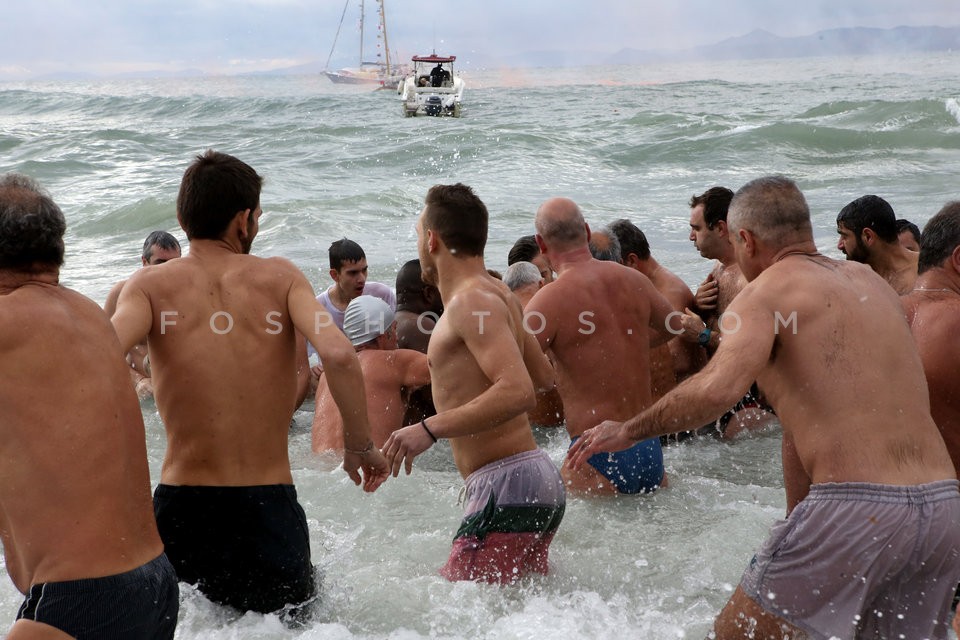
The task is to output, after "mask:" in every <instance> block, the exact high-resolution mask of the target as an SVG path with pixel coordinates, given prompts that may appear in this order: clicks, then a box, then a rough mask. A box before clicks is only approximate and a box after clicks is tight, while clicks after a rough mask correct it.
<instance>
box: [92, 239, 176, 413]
mask: <svg viewBox="0 0 960 640" xmlns="http://www.w3.org/2000/svg"><path fill="white" fill-rule="evenodd" d="M179 257H180V242H178V241H177V239H176V238H175V237H173V236H172V235H170V234H169V233H167V232H166V231H160V230H157V231H151V232H150V233H149V235H147V239H146V240H144V241H143V251H142V252H141V254H140V265H141V266H142V267H155V266H157V265H158V264H163V263H164V262H167V261H169V260H174V259H176V258H179ZM126 283H127V281H126V280H121V281H120V282H118V283H117V284H115V285H113V288H112V289H110V292H109V293H107V299H106V301H105V302H104V303H103V310H104V311H106V312H107V317H108V318H109V317H110V316H112V315H113V312H114V311H116V310H117V298H119V297H120V291H121V290H122V289H123V285H125V284H126ZM127 362H128V363H129V364H130V377H131V378H132V379H133V384H134V388H135V389H136V390H137V396H138V397H139V398H140V399H141V400H143V399H146V398H150V397H152V396H153V384H152V382H151V381H150V358H149V356H148V355H147V343H146V342H143V343H142V344H138V345H135V346H134V347H133V349H131V350H130V353H128V354H127Z"/></svg>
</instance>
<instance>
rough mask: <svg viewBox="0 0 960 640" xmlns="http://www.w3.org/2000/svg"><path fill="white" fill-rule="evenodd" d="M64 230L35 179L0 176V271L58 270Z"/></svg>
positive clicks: (58, 214) (64, 224) (59, 214)
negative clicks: (52, 268) (53, 268)
mask: <svg viewBox="0 0 960 640" xmlns="http://www.w3.org/2000/svg"><path fill="white" fill-rule="evenodd" d="M66 230H67V222H66V219H65V218H64V217H63V212H62V211H61V210H60V207H58V206H57V204H56V203H55V202H54V201H53V199H52V198H51V197H50V196H49V195H47V193H46V191H44V190H43V188H42V187H41V186H40V184H39V183H38V182H37V181H36V180H34V179H33V178H30V177H28V176H25V175H23V174H20V173H8V174H6V175H4V176H3V177H0V269H11V270H15V271H25V272H36V271H42V270H45V269H48V268H51V267H55V268H59V267H61V266H62V265H63V253H64V247H63V234H64V233H65V232H66Z"/></svg>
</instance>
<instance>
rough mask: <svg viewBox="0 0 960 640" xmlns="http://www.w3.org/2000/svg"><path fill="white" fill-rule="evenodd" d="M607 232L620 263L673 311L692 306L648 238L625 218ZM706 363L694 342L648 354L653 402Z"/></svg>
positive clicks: (683, 284) (687, 289) (672, 343)
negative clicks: (644, 278) (615, 245)
mask: <svg viewBox="0 0 960 640" xmlns="http://www.w3.org/2000/svg"><path fill="white" fill-rule="evenodd" d="M608 228H609V230H610V232H611V233H613V234H614V235H616V237H617V240H619V241H620V262H621V263H622V264H623V265H625V266H627V267H630V268H631V269H636V270H637V271H639V272H640V273H642V274H643V275H645V276H647V277H648V278H650V282H652V283H653V286H654V287H656V289H657V291H659V292H660V293H661V294H663V297H664V298H666V299H667V302H669V303H670V306H671V307H672V308H673V310H674V311H677V312H680V313H683V311H684V309H690V308H693V307H694V306H695V300H694V297H693V292H691V291H690V287H688V286H687V283H686V282H684V281H683V280H682V279H681V278H680V276H678V275H676V274H675V273H673V272H672V271H670V270H669V269H667V268H666V267H664V266H663V265H661V264H660V263H659V262H657V260H656V259H655V258H654V257H653V255H651V253H650V243H649V242H648V241H647V236H646V235H644V233H643V231H641V230H640V229H639V227H637V226H636V225H635V224H633V223H632V222H630V221H629V220H627V219H626V218H620V219H619V220H615V221H614V222H612V223H610V225H609V227H608ZM705 363H706V353H705V352H704V350H703V348H702V347H700V345H698V344H697V343H695V342H690V341H687V340H682V339H680V338H679V337H676V338H672V339H671V340H670V341H669V342H667V343H666V344H665V345H660V346H658V347H655V348H653V349H651V350H650V392H651V394H652V400H653V401H654V402H656V401H657V400H659V399H660V398H661V397H663V395H664V394H665V393H667V392H668V391H670V390H671V389H673V388H674V387H675V386H677V383H679V382H680V381H681V380H684V379H685V378H687V377H688V376H690V375H691V374H693V373H695V372H697V371H699V370H700V369H701V368H703V365H704V364H705Z"/></svg>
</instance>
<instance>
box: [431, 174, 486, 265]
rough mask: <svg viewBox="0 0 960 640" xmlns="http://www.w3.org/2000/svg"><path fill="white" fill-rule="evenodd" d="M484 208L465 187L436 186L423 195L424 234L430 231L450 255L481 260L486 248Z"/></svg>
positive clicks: (453, 185) (461, 185)
mask: <svg viewBox="0 0 960 640" xmlns="http://www.w3.org/2000/svg"><path fill="white" fill-rule="evenodd" d="M489 219H490V215H489V213H487V206H486V205H485V204H483V201H482V200H480V198H478V197H477V195H476V194H475V193H474V192H473V189H471V188H470V187H468V186H467V185H465V184H461V183H459V182H458V183H457V184H452V185H447V184H438V185H434V186H432V187H430V190H429V191H427V198H426V207H425V208H424V214H423V228H424V230H428V229H429V230H432V231H434V232H435V233H436V234H437V235H438V236H439V237H440V240H441V241H443V244H444V245H445V246H446V247H447V249H448V250H449V251H450V253H452V254H453V255H463V256H472V257H476V256H483V250H484V248H485V247H486V246H487V225H488V224H489Z"/></svg>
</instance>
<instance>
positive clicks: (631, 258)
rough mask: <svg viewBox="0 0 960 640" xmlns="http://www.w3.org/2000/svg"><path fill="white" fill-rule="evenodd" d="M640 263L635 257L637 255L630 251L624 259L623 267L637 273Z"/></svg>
mask: <svg viewBox="0 0 960 640" xmlns="http://www.w3.org/2000/svg"><path fill="white" fill-rule="evenodd" d="M641 262H642V261H641V260H640V258H639V257H637V254H635V253H633V252H632V251H631V252H630V253H628V254H627V257H626V258H625V259H624V261H623V264H624V265H625V266H628V267H630V268H631V269H636V270H637V271H639V270H640V263H641Z"/></svg>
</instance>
